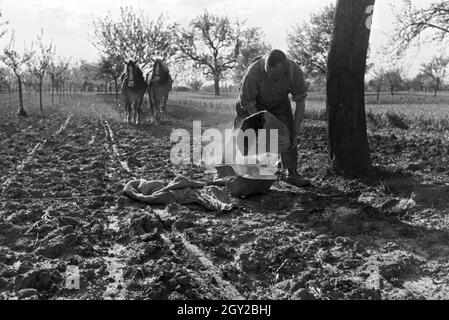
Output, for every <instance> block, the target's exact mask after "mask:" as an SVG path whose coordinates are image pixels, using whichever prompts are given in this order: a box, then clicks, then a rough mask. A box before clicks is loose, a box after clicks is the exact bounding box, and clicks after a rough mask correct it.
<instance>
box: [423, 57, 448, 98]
mask: <svg viewBox="0 0 449 320" xmlns="http://www.w3.org/2000/svg"><path fill="white" fill-rule="evenodd" d="M448 65H449V58H447V57H444V56H436V57H433V58H432V60H431V61H430V62H429V63H423V64H422V66H421V72H422V74H423V75H425V76H427V77H429V78H430V79H432V82H433V87H434V90H435V97H436V96H437V94H438V90H439V89H440V87H441V86H442V84H443V82H444V80H445V78H446V74H447V67H448Z"/></svg>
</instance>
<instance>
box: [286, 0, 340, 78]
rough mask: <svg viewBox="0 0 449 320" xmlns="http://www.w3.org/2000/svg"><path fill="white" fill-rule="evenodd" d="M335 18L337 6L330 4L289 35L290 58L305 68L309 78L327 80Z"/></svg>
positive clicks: (295, 27) (297, 25) (294, 27)
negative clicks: (328, 59)
mask: <svg viewBox="0 0 449 320" xmlns="http://www.w3.org/2000/svg"><path fill="white" fill-rule="evenodd" d="M334 17H335V5H334V4H330V5H328V6H326V7H325V8H324V9H323V10H321V11H320V12H318V13H314V14H312V15H311V16H310V19H309V21H307V22H305V23H303V24H296V25H294V26H293V29H292V31H291V32H289V33H288V34H287V43H288V53H289V55H290V57H291V58H292V59H293V60H294V61H295V62H296V63H298V64H299V65H301V66H302V67H303V68H304V71H305V73H306V74H307V75H308V76H309V77H314V78H317V79H319V80H324V79H325V78H326V75H327V57H328V54H329V49H330V45H331V40H332V30H333V24H334Z"/></svg>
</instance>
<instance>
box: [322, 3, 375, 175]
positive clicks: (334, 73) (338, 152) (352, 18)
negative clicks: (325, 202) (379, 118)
mask: <svg viewBox="0 0 449 320" xmlns="http://www.w3.org/2000/svg"><path fill="white" fill-rule="evenodd" d="M374 2H375V0H357V1H354V0H338V2H337V10H336V16H335V20H334V31H333V39H332V44H331V50H330V52H329V58H328V70H329V72H328V78H327V105H328V109H329V155H330V159H331V160H332V162H333V167H334V169H335V170H336V171H337V172H339V173H345V174H349V175H354V176H360V175H364V174H366V173H367V172H368V170H369V169H370V167H371V160H370V150H369V145H368V137H367V132H366V131H367V127H366V112H365V71H366V58H367V51H368V44H369V37H370V29H369V28H368V27H367V26H366V22H367V19H368V18H369V16H368V14H367V13H366V12H367V8H368V7H369V6H370V5H374Z"/></svg>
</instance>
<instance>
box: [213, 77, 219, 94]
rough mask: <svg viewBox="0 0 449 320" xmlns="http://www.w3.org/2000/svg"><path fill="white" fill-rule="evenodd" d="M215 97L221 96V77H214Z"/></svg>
mask: <svg viewBox="0 0 449 320" xmlns="http://www.w3.org/2000/svg"><path fill="white" fill-rule="evenodd" d="M214 86H215V95H216V96H219V95H220V75H217V74H216V75H214Z"/></svg>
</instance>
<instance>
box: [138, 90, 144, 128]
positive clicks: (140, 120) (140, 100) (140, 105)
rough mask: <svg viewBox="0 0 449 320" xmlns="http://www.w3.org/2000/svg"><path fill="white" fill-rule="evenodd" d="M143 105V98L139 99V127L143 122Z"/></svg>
mask: <svg viewBox="0 0 449 320" xmlns="http://www.w3.org/2000/svg"><path fill="white" fill-rule="evenodd" d="M142 103H143V97H141V98H139V101H138V102H137V124H138V125H139V124H140V123H141V122H142Z"/></svg>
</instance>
